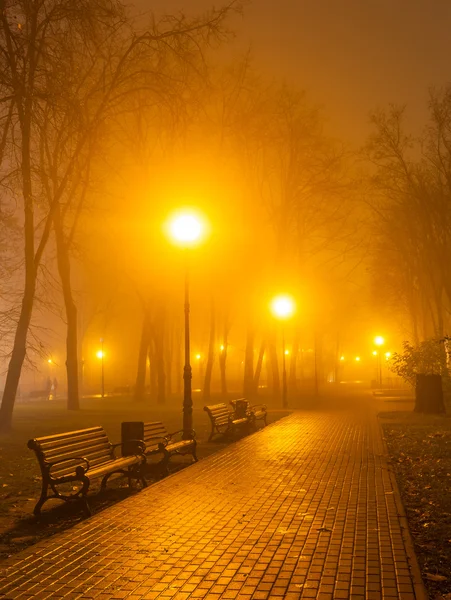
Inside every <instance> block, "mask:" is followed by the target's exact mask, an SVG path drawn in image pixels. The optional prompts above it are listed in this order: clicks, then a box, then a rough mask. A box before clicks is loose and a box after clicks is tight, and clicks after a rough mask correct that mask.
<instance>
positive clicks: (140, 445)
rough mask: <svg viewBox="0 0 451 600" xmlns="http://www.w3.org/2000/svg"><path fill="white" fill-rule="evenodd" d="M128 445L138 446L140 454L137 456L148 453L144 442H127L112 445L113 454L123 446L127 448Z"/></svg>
mask: <svg viewBox="0 0 451 600" xmlns="http://www.w3.org/2000/svg"><path fill="white" fill-rule="evenodd" d="M127 444H136V447H137V450H140V451H139V452H137V453H136V454H137V456H140V455H141V454H144V453H145V451H146V444H145V443H144V442H143V440H127V441H126V442H119V443H118V444H111V448H112V450H113V454H114V453H115V451H116V448H122V447H123V446H125V445H127Z"/></svg>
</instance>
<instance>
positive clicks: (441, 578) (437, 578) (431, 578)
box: [425, 573, 447, 581]
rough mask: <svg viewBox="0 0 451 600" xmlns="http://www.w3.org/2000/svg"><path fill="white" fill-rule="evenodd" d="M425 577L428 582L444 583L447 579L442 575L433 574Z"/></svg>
mask: <svg viewBox="0 0 451 600" xmlns="http://www.w3.org/2000/svg"><path fill="white" fill-rule="evenodd" d="M425 577H426V579H427V580H428V581H446V580H447V577H445V576H444V575H434V573H426V574H425Z"/></svg>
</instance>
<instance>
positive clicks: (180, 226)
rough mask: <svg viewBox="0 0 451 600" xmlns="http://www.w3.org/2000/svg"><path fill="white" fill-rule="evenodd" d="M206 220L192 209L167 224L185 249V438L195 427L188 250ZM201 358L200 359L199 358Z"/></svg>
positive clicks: (173, 240)
mask: <svg viewBox="0 0 451 600" xmlns="http://www.w3.org/2000/svg"><path fill="white" fill-rule="evenodd" d="M205 229H206V227H205V221H204V220H203V218H202V217H201V216H200V215H198V214H197V213H194V212H192V211H184V212H178V213H176V214H175V215H173V216H172V217H171V218H170V219H169V221H168V224H167V233H168V236H169V238H170V239H171V241H172V242H173V243H175V244H177V245H179V246H181V247H182V248H184V249H185V365H184V367H183V383H184V386H183V438H184V439H190V438H191V437H192V429H193V398H192V390H191V383H192V378H193V371H192V368H191V363H190V330H189V311H190V305H189V265H188V255H187V252H186V251H187V250H188V248H190V247H191V246H194V245H196V244H197V243H198V242H199V241H200V240H201V238H202V237H203V236H204V235H205ZM198 360H199V359H198Z"/></svg>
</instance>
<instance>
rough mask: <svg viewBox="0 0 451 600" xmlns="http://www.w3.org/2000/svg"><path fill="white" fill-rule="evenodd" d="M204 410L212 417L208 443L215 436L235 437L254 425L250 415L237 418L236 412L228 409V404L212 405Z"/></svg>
mask: <svg viewBox="0 0 451 600" xmlns="http://www.w3.org/2000/svg"><path fill="white" fill-rule="evenodd" d="M204 410H205V411H206V413H207V415H208V416H209V417H210V423H211V432H210V437H209V438H208V441H209V442H210V441H211V440H212V439H213V437H214V435H215V434H218V435H226V436H233V435H235V434H236V433H237V432H238V431H239V430H246V429H247V430H249V428H250V426H251V425H252V418H251V415H250V414H244V416H237V415H236V414H235V412H234V411H231V410H229V409H228V408H227V404H225V403H221V404H211V405H210V406H204Z"/></svg>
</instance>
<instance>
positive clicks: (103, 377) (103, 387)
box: [97, 338, 105, 398]
mask: <svg viewBox="0 0 451 600" xmlns="http://www.w3.org/2000/svg"><path fill="white" fill-rule="evenodd" d="M100 344H101V346H100V350H99V351H98V352H97V358H100V361H101V368H102V398H105V367H104V363H103V359H104V357H105V352H104V351H103V338H100Z"/></svg>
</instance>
